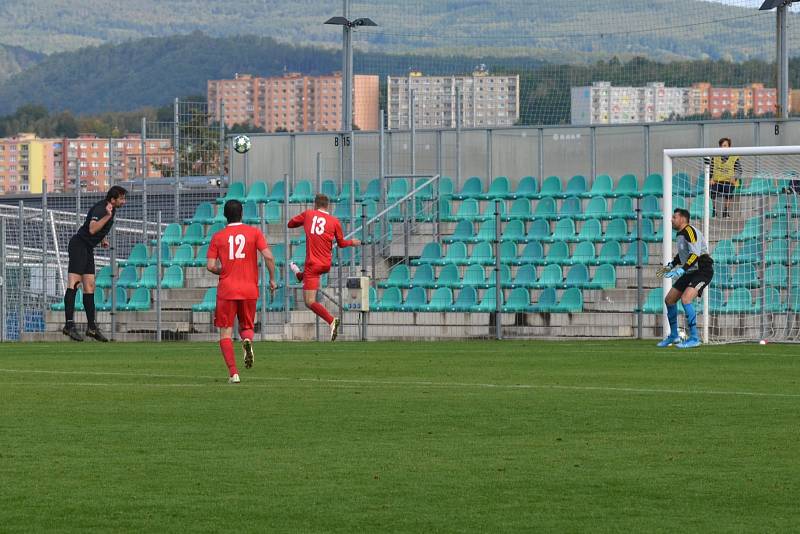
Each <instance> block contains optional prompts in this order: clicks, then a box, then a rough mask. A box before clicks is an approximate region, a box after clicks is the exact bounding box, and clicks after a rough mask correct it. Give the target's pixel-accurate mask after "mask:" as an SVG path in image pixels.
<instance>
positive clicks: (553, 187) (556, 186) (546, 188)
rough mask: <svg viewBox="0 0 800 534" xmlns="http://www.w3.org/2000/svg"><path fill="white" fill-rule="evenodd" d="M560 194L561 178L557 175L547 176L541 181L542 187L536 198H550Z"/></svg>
mask: <svg viewBox="0 0 800 534" xmlns="http://www.w3.org/2000/svg"><path fill="white" fill-rule="evenodd" d="M560 195H561V178H560V177H558V176H548V177H547V178H545V179H544V181H543V182H542V189H541V190H540V191H539V194H538V195H537V196H536V198H552V197H558V196H560Z"/></svg>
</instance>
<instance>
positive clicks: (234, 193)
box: [217, 182, 246, 204]
mask: <svg viewBox="0 0 800 534" xmlns="http://www.w3.org/2000/svg"><path fill="white" fill-rule="evenodd" d="M245 196H246V195H245V188H244V183H242V182H233V183H231V184H230V185H229V186H228V190H227V191H226V192H225V196H223V197H219V198H217V204H225V203H226V202H227V201H229V200H239V201H242V200H244V197H245Z"/></svg>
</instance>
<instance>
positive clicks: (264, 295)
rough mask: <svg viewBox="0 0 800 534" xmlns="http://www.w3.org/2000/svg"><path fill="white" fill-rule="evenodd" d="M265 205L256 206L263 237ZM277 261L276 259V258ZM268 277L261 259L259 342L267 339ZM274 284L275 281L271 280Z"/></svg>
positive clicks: (265, 265)
mask: <svg viewBox="0 0 800 534" xmlns="http://www.w3.org/2000/svg"><path fill="white" fill-rule="evenodd" d="M265 209H266V208H265V205H264V204H261V203H259V205H258V211H259V214H258V218H259V221H260V222H259V225H260V226H261V233H262V234H264V235H265V236H266V235H267V226H266V223H265V218H264V211H265ZM276 259H277V258H276ZM268 277H269V272H268V271H267V262H266V261H264V258H261V341H264V340H265V339H266V338H267V306H268V303H267V288H268V287H269V282H268V281H267V278H268ZM273 281H274V282H276V285H277V280H273Z"/></svg>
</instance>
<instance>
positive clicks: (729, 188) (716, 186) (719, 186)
mask: <svg viewBox="0 0 800 534" xmlns="http://www.w3.org/2000/svg"><path fill="white" fill-rule="evenodd" d="M735 191H736V186H735V185H733V184H731V183H727V182H714V183H713V184H711V186H710V187H709V192H710V193H711V198H716V197H717V196H721V197H732V196H733V193H734V192H735Z"/></svg>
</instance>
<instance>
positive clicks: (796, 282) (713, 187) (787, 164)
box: [645, 146, 800, 343]
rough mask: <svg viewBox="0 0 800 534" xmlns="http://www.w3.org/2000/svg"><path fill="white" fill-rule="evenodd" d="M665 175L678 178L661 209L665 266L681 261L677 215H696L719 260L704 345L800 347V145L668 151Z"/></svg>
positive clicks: (708, 295) (668, 184) (705, 303)
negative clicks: (673, 221) (780, 344)
mask: <svg viewBox="0 0 800 534" xmlns="http://www.w3.org/2000/svg"><path fill="white" fill-rule="evenodd" d="M663 170H664V177H665V178H666V177H669V176H672V180H668V179H665V180H664V182H663V183H664V186H663V197H662V203H661V205H662V214H661V216H662V224H663V226H662V230H664V234H663V260H664V262H665V263H666V262H668V261H670V260H671V259H672V258H673V257H674V255H675V250H674V248H673V241H674V235H673V232H672V231H669V230H670V228H671V222H670V221H671V217H672V212H673V210H674V209H676V208H685V209H688V210H689V212H690V214H691V217H692V219H691V222H690V223H691V224H692V225H693V226H695V227H696V228H697V229H698V230H700V231H701V232H702V233H703V234H704V236H705V238H706V240H707V241H708V249H709V252H710V254H711V257H712V258H713V260H714V278H713V280H712V282H711V284H710V285H709V287H708V288H706V290H705V292H704V295H703V298H702V314H699V315H700V317H698V323H699V324H698V326H699V328H700V329H701V333H702V337H703V341H704V342H705V343H735V342H753V341H756V342H757V341H760V340H765V341H767V342H773V341H774V342H798V341H800V243H798V241H800V227H799V225H800V206H799V204H800V203H799V202H798V200H799V197H800V146H773V147H733V148H715V149H712V148H693V149H667V150H664V169H663ZM645 206H647V202H645ZM645 209H646V208H645ZM645 215H646V214H645ZM670 286H671V281H669V280H665V281H664V291H665V292H666V291H668V290H669V288H670ZM679 309H680V305H679ZM664 321H665V325H666V315H665V316H664ZM667 328H668V327H667Z"/></svg>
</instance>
